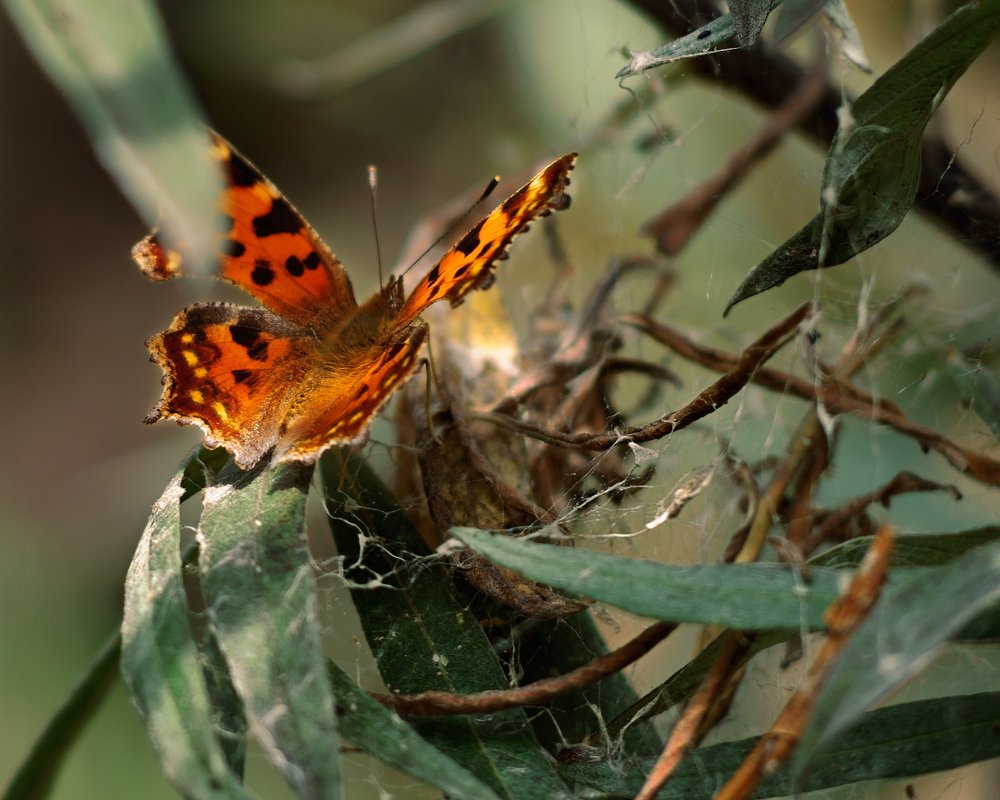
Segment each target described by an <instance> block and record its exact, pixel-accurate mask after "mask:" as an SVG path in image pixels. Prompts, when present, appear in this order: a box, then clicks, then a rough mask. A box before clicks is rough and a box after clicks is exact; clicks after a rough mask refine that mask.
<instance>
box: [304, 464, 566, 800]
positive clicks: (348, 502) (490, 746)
mask: <svg viewBox="0 0 1000 800" xmlns="http://www.w3.org/2000/svg"><path fill="white" fill-rule="evenodd" d="M320 465H321V471H322V476H323V483H324V485H325V487H326V494H327V498H326V508H327V513H328V515H329V518H330V527H331V529H332V531H333V536H334V540H335V541H336V544H337V551H338V552H339V553H340V556H341V558H342V559H343V562H344V564H345V565H346V566H345V573H344V577H345V579H347V580H349V581H351V582H352V585H353V586H354V587H355V588H354V589H353V590H352V596H353V598H354V602H355V604H356V607H357V611H358V615H359V617H360V619H361V624H362V626H363V628H364V631H365V637H366V638H367V639H368V643H369V644H370V645H371V649H372V652H373V653H374V655H375V658H376V661H377V664H378V669H379V672H380V673H381V675H382V679H383V680H384V681H385V684H386V686H388V687H389V689H390V690H391V691H393V692H405V693H416V692H421V691H425V690H444V691H450V692H460V693H463V694H468V693H471V692H479V691H486V690H491V689H504V688H507V687H508V686H509V682H508V680H507V677H506V675H505V674H504V670H503V669H502V667H501V665H500V662H499V661H498V659H497V656H496V653H495V652H494V650H493V648H492V647H491V646H490V643H489V641H488V639H487V638H486V636H485V634H484V633H483V631H482V628H481V627H480V626H479V624H478V622H477V621H476V619H475V618H474V617H473V616H472V614H471V613H470V611H469V609H468V607H467V602H466V601H465V600H463V599H462V598H461V597H459V596H458V594H457V593H456V590H455V588H454V587H453V585H452V583H451V580H450V578H449V576H448V573H447V572H446V571H445V570H444V569H442V568H440V567H437V566H434V565H431V564H428V563H427V562H426V556H427V555H428V553H427V549H426V547H425V546H424V544H423V542H422V541H421V539H420V537H419V535H418V533H417V532H416V530H415V529H414V528H413V526H412V525H411V524H410V522H409V520H408V519H407V517H406V515H405V513H403V512H402V511H401V510H400V509H399V507H398V506H397V504H396V502H395V500H394V499H393V497H392V496H391V494H390V493H389V492H388V490H387V489H386V488H385V487H384V486H383V485H382V484H381V483H380V482H379V480H378V479H377V478H376V477H375V475H374V474H373V473H372V472H371V471H370V470H369V469H368V467H367V466H366V465H365V464H364V462H363V461H361V460H360V459H357V458H350V459H344V456H343V454H341V453H337V452H331V453H328V454H327V455H326V457H325V458H323V459H322V460H321V462H320ZM369 582H370V583H371V588H365V587H366V586H367V585H368V584H369ZM414 727H415V728H416V730H417V732H418V733H419V734H420V735H421V736H422V737H423V738H424V739H426V740H427V741H428V742H430V743H431V744H432V745H433V746H435V747H437V748H438V749H439V750H441V752H443V753H444V754H445V755H447V756H448V757H449V758H451V759H452V760H454V761H456V762H458V763H459V764H462V766H464V767H465V768H466V769H467V770H469V772H471V773H472V774H473V775H475V776H476V777H477V778H479V779H480V780H481V781H483V782H484V783H486V784H488V785H489V786H490V787H491V788H492V790H493V791H494V792H495V793H496V794H497V795H498V796H500V797H502V798H508V799H509V800H515V799H516V800H522V799H525V800H534V798H538V800H543V798H566V797H568V796H569V792H568V790H567V789H566V787H565V785H564V784H563V782H562V780H561V779H560V778H559V776H558V775H557V774H556V772H555V770H554V769H553V766H552V761H551V759H550V757H549V756H547V755H546V754H545V752H544V751H543V750H542V749H541V748H540V747H539V745H538V742H537V740H536V739H535V737H534V736H533V735H532V732H531V726H530V724H529V722H528V717H527V714H525V713H524V712H523V711H522V710H520V709H516V710H511V711H504V712H500V713H497V714H484V715H477V716H475V717H471V716H460V717H429V718H427V719H424V720H419V721H417V722H415V723H414Z"/></svg>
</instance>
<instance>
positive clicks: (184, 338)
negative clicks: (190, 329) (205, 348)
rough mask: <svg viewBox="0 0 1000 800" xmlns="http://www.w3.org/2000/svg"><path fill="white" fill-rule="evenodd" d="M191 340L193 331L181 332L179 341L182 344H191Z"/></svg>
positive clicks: (192, 339)
mask: <svg viewBox="0 0 1000 800" xmlns="http://www.w3.org/2000/svg"><path fill="white" fill-rule="evenodd" d="M193 341H194V334H193V333H182V334H181V343H182V344H191V342H193Z"/></svg>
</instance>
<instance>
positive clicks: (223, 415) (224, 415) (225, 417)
mask: <svg viewBox="0 0 1000 800" xmlns="http://www.w3.org/2000/svg"><path fill="white" fill-rule="evenodd" d="M212 410H213V411H215V413H216V414H218V415H219V419H221V420H222V421H223V422H228V421H229V412H228V411H226V407H225V406H224V405H222V403H220V402H219V401H218V400H216V401H215V402H214V403H212Z"/></svg>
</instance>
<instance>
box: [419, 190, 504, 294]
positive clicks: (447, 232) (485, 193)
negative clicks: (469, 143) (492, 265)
mask: <svg viewBox="0 0 1000 800" xmlns="http://www.w3.org/2000/svg"><path fill="white" fill-rule="evenodd" d="M499 185H500V176H499V175H494V176H493V178H492V180H490V182H489V183H487V184H486V188H485V189H483V193H482V194H481V195H479V199H478V200H476V202H475V203H473V204H472V205H471V206H469V207H468V208H467V209H465V211H463V212H462V213H461V214H460V215H459V216H458V218H457V219H456V220H455V221H454V222H452V223H451V225H449V226H448V227H447V228H446V229H445V231H444V233H442V234H441V235H440V236H438V238H437V239H435V240H434V241H433V242H432V243H431V244H430V245H428V247H427V249H426V250H424V252H422V253H421V254H420V255H419V256H417V257H416V258H415V259H413V262H412V263H411V264H410V266H408V267H407V268H406V269H404V270H403V272H402V274H403V275H405V274H406V273H407V272H409V271H410V270H411V269H413V268H414V267H415V266H416V265H417V264H419V263H420V262H421V261H423V259H424V256H426V255H427V254H428V253H429V252H431V250H433V249H434V248H435V247H437V246H438V245H439V244H441V242H443V241H444V240H445V239H447V238H448V237H449V236H451V235H452V234H453V233H454V232H455V229H456V228H457V227H458V226H459V225H461V223H462V220H463V219H465V218H466V217H467V216H469V214H471V213H472V210H473V209H474V208H475V207H476V206H478V205H479V204H480V203H481V202H483V200H485V199H486V198H487V197H489V196H490V195H491V194H493V190H494V189H496V188H497V186H499Z"/></svg>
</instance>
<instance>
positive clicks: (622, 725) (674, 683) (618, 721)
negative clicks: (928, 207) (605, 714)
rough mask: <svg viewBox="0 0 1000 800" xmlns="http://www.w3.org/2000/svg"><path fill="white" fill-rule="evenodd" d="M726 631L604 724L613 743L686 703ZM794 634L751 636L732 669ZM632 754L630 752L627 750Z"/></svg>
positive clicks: (719, 649)
mask: <svg viewBox="0 0 1000 800" xmlns="http://www.w3.org/2000/svg"><path fill="white" fill-rule="evenodd" d="M729 633H730V631H728V630H727V631H723V633H721V634H720V635H719V636H717V637H716V638H715V639H713V640H712V642H711V643H710V644H709V645H708V646H707V647H706V648H705V649H704V650H702V651H701V652H700V653H698V655H696V656H695V657H694V658H693V659H691V660H690V661H689V662H688V663H687V664H685V665H684V666H683V667H681V668H680V669H679V670H677V672H675V673H674V674H673V675H671V676H670V677H669V678H668V679H667V680H665V681H664V682H663V683H661V684H660V685H659V686H657V687H656V688H655V689H653V690H652V691H650V692H647V693H646V694H645V695H644V696H643V697H642V698H640V699H639V700H637V701H636V702H635V703H633V704H632V705H631V706H630V707H629V708H627V709H626V710H625V711H623V712H622V713H621V714H619V715H618V716H617V717H614V718H609V721H608V722H607V723H606V731H607V736H608V737H609V738H610V739H612V740H614V739H615V738H616V737H617V736H618V735H619V734H620V733H621V732H622V731H623V730H630V729H631V728H632V726H634V725H636V724H637V723H639V722H642V721H644V720H647V719H652V718H653V717H655V716H657V715H659V714H662V713H663V712H665V711H669V710H670V709H671V708H673V707H674V706H677V705H680V704H681V703H684V702H686V701H687V700H688V699H689V698H690V697H692V696H693V695H694V693H695V692H696V691H697V690H698V687H699V686H701V684H702V681H703V680H704V679H705V676H706V675H707V674H708V671H709V670H710V669H711V668H712V665H713V664H714V663H715V662H716V660H717V659H718V657H719V653H720V652H721V650H722V644H723V642H724V641H725V639H726V637H727V636H728V634H729ZM797 635H798V631H783V630H777V631H766V632H764V633H760V634H757V635H756V636H754V639H753V642H752V643H751V644H750V646H749V647H748V648H747V649H746V651H745V652H742V653H741V654H740V656H739V658H737V659H735V660H734V661H733V668H734V669H735V668H737V667H741V666H743V665H744V664H746V663H747V662H749V661H750V659H751V658H753V657H754V656H755V655H757V653H760V652H762V651H764V650H766V649H768V648H769V647H773V646H774V645H776V644H781V643H782V642H787V641H788V640H789V639H793V638H794V637H795V636H797ZM630 752H632V751H630Z"/></svg>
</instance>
